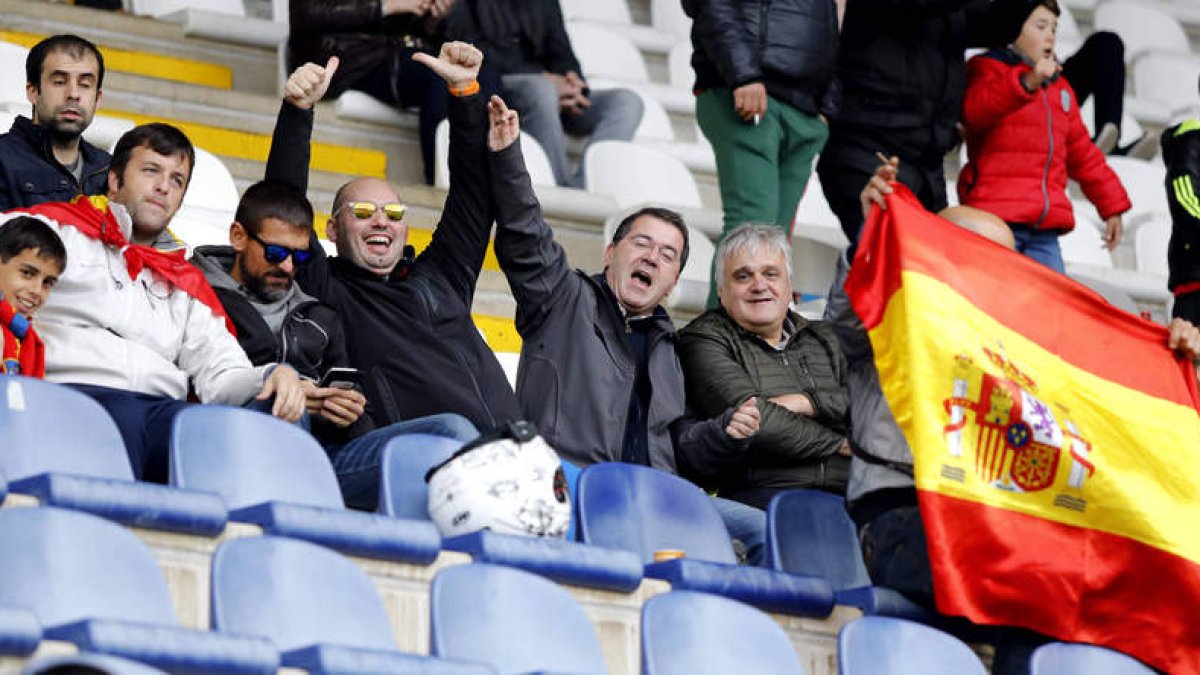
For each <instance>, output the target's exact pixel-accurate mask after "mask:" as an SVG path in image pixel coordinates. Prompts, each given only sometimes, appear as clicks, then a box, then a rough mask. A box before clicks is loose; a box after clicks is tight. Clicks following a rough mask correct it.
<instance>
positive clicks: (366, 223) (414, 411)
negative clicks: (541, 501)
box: [267, 43, 520, 431]
mask: <svg viewBox="0 0 1200 675" xmlns="http://www.w3.org/2000/svg"><path fill="white" fill-rule="evenodd" d="M417 58H418V59H419V60H420V61H421V63H423V64H425V66H428V67H429V68H431V69H433V70H434V71H435V72H436V73H437V74H438V76H439V77H440V78H442V79H443V80H444V81H445V83H446V84H448V85H449V87H450V89H451V92H454V91H458V92H460V94H459V95H455V94H453V93H452V95H451V96H450V107H449V112H450V115H449V117H450V193H449V194H448V195H447V197H446V203H445V206H444V207H443V209H442V218H441V221H440V222H439V223H438V226H437V229H436V230H435V232H434V235H433V240H432V241H431V242H430V244H429V246H428V247H427V248H426V249H425V250H424V251H423V252H422V253H421V255H419V256H417V257H416V258H415V260H414V259H413V258H412V247H410V246H406V240H407V237H408V226H407V225H406V224H405V222H404V207H403V204H401V202H400V198H399V197H398V196H397V195H396V191H395V190H394V189H392V187H391V186H390V185H388V184H387V182H385V181H383V180H380V179H378V178H356V179H354V180H352V181H350V182H349V183H347V184H345V185H343V186H342V187H341V188H340V189H339V190H338V191H337V194H336V195H335V196H334V200H333V209H332V213H331V217H330V220H329V222H328V223H327V225H326V232H327V234H328V235H329V238H330V240H331V241H333V242H334V243H335V244H336V246H337V250H338V255H337V256H336V257H328V256H326V255H325V252H324V250H323V249H322V248H321V247H320V245H319V242H318V241H317V239H316V236H315V235H314V236H313V237H312V239H311V242H312V243H311V245H310V248H311V249H312V251H313V254H314V255H313V259H312V261H310V262H309V263H308V264H307V265H305V266H303V267H302V268H300V269H299V270H297V274H296V279H297V281H298V282H299V283H300V287H301V288H302V289H303V290H304V291H305V292H307V293H309V294H311V295H313V296H315V297H317V298H320V299H321V300H322V301H324V302H325V303H327V304H328V305H330V306H331V307H333V308H334V309H335V310H336V311H337V312H338V313H339V314H340V315H341V317H342V320H343V321H344V322H345V324H346V327H347V337H348V339H347V351H348V353H349V355H350V363H351V365H353V366H354V367H356V368H358V369H359V371H360V372H361V374H362V383H363V389H364V392H365V394H366V397H367V400H368V401H370V402H372V409H371V410H369V412H370V414H371V417H372V419H374V421H375V424H376V426H385V425H387V424H391V423H393V422H398V421H402V420H410V419H414V418H417V417H425V416H428V415H436V414H439V413H445V412H453V413H458V414H460V415H462V416H464V417H466V418H467V419H468V420H470V421H471V423H472V424H474V425H475V426H476V428H478V429H479V430H480V431H490V430H492V429H494V428H496V427H497V426H499V425H501V424H503V423H504V422H507V421H509V420H514V419H519V418H520V407H519V406H518V405H517V400H516V396H514V395H513V391H512V388H511V387H510V386H509V385H508V380H507V378H506V377H505V375H504V371H503V369H501V367H500V363H499V362H498V361H497V360H496V357H495V355H494V354H493V353H492V351H491V349H489V348H488V345H487V343H486V342H484V340H483V338H482V337H481V336H480V334H479V331H478V330H477V329H476V328H475V324H474V322H473V321H472V320H471V301H472V298H473V296H474V293H475V283H476V281H477V279H478V277H479V270H480V268H481V267H482V265H483V257H484V254H485V252H486V251H487V245H488V235H489V231H490V230H491V223H492V213H493V209H492V206H491V204H490V199H489V196H488V186H489V178H488V161H487V154H488V153H487V139H486V136H485V133H486V130H485V124H486V121H487V120H486V114H487V113H486V109H485V108H484V105H483V101H482V100H481V97H480V95H479V94H478V93H466V92H471V91H472V90H474V89H476V88H475V87H474V86H472V85H474V84H475V76H476V75H477V74H478V69H479V65H480V62H481V61H482V58H483V57H482V54H481V53H480V52H479V50H477V49H474V48H473V47H471V46H470V45H466V44H463V43H447V44H445V45H443V46H442V52H441V56H440V57H439V58H437V59H435V58H434V57H432V56H429V55H427V54H420V55H418V57H417ZM326 77H327V71H326V69H325V68H323V67H321V66H317V65H316V64H305V65H304V66H303V67H302V68H300V69H298V72H297V73H296V74H295V75H293V78H292V79H291V80H289V85H288V87H287V91H288V99H287V100H286V101H285V102H284V103H283V105H282V108H281V110H280V115H279V121H278V123H277V126H276V129H275V136H274V139H273V140H272V143H271V155H270V157H269V158H268V162H267V177H268V179H270V180H280V181H284V182H287V183H289V184H291V185H293V186H295V187H296V188H298V189H300V190H305V189H307V185H308V163H309V157H310V152H311V148H310V143H309V140H310V139H311V137H312V124H313V115H312V105H311V101H312V100H315V99H313V98H311V97H305V96H303V95H296V96H294V95H293V92H295V93H297V94H301V93H302V92H303V91H305V90H312V89H313V88H318V89H319V88H321V87H323V86H327V82H326ZM322 92H323V89H322ZM317 98H319V95H318V96H317Z"/></svg>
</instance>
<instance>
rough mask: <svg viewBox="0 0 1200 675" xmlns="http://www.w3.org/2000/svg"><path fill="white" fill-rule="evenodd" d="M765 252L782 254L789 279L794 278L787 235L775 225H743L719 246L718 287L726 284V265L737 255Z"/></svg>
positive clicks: (717, 254)
mask: <svg viewBox="0 0 1200 675" xmlns="http://www.w3.org/2000/svg"><path fill="white" fill-rule="evenodd" d="M764 251H766V252H769V253H780V254H782V255H783V260H784V262H785V263H786V264H787V275H788V279H791V278H792V247H791V244H790V243H789V242H788V236H787V233H786V232H785V231H784V230H783V229H782V228H779V227H776V226H774V225H767V224H763V223H743V224H741V225H738V226H737V227H736V228H734V230H733V231H732V232H730V233H729V234H728V235H726V237H725V238H724V239H723V240H721V244H720V245H719V246H717V253H716V256H715V257H716V260H717V268H716V275H717V285H718V286H722V285H724V283H725V263H726V261H728V260H729V259H730V258H732V257H733V256H734V255H735V254H737V253H743V252H746V253H749V254H751V255H757V254H760V253H763V252H764Z"/></svg>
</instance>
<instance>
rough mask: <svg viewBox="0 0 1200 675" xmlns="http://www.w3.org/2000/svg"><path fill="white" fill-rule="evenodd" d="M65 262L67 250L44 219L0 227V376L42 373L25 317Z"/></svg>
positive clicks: (39, 351)
mask: <svg viewBox="0 0 1200 675" xmlns="http://www.w3.org/2000/svg"><path fill="white" fill-rule="evenodd" d="M66 266H67V250H66V248H65V247H64V246H63V243H62V240H61V239H59V238H58V235H57V234H55V232H54V230H52V229H50V226H49V225H47V224H46V223H43V222H42V221H40V220H38V219H37V218H32V217H29V216H25V217H19V218H13V219H12V220H10V221H8V222H7V223H5V224H4V225H3V227H0V374H6V375H26V376H28V377H44V376H45V374H46V359H45V348H44V347H43V346H42V341H41V340H40V339H39V338H38V335H37V332H36V331H34V330H33V326H32V325H31V320H32V319H33V314H34V312H36V311H37V309H38V308H39V307H41V306H42V304H43V303H45V302H46V296H48V295H49V294H50V289H51V287H53V286H54V284H55V283H56V282H57V281H58V277H59V275H61V274H62V273H63V270H64V269H66Z"/></svg>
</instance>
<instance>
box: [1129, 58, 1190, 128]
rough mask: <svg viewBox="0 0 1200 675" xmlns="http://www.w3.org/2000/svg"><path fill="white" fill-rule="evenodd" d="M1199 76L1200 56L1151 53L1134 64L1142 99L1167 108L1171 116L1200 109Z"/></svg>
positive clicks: (1135, 87)
mask: <svg viewBox="0 0 1200 675" xmlns="http://www.w3.org/2000/svg"><path fill="white" fill-rule="evenodd" d="M1198 76H1200V57H1197V56H1191V55H1183V54H1170V53H1166V52H1150V53H1148V54H1146V55H1145V56H1143V57H1142V58H1140V59H1138V60H1137V61H1136V62H1135V63H1134V64H1133V88H1134V92H1135V93H1136V94H1137V96H1138V98H1141V99H1148V100H1150V101H1153V102H1155V103H1158V104H1160V105H1163V106H1165V107H1166V111H1167V113H1168V114H1169V115H1171V114H1179V113H1182V112H1184V111H1185V110H1186V109H1188V108H1192V109H1195V108H1197V107H1200V106H1198V105H1197V104H1198V103H1200V98H1198V97H1197V95H1196V87H1195V85H1196V81H1197V77H1198Z"/></svg>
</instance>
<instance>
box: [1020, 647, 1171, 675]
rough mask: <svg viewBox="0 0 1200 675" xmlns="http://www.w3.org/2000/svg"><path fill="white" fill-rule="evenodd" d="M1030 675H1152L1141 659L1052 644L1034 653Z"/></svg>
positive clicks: (1102, 649)
mask: <svg viewBox="0 0 1200 675" xmlns="http://www.w3.org/2000/svg"><path fill="white" fill-rule="evenodd" d="M1029 671H1030V675H1151V673H1153V672H1154V671H1153V670H1151V669H1150V668H1147V667H1146V666H1144V665H1142V664H1141V663H1140V662H1138V661H1137V659H1134V658H1131V657H1129V656H1126V655H1124V654H1121V653H1119V652H1114V651H1112V650H1111V649H1105V648H1103V647H1094V646H1092V645H1077V644H1067V643H1064V642H1052V643H1050V644H1048V645H1042V646H1041V647H1038V648H1037V649H1036V650H1035V651H1034V652H1033V657H1032V658H1031V659H1030V661H1029Z"/></svg>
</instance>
